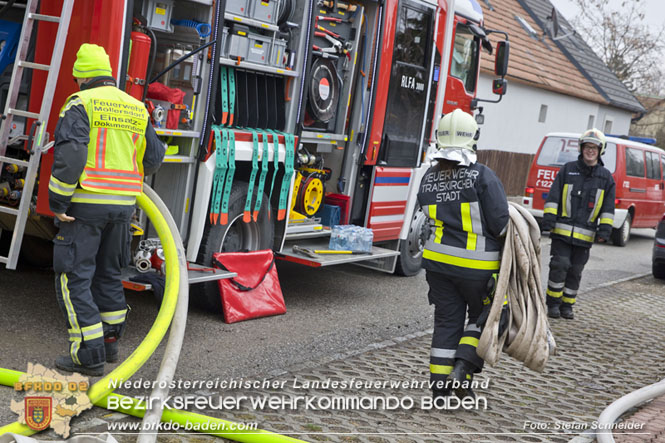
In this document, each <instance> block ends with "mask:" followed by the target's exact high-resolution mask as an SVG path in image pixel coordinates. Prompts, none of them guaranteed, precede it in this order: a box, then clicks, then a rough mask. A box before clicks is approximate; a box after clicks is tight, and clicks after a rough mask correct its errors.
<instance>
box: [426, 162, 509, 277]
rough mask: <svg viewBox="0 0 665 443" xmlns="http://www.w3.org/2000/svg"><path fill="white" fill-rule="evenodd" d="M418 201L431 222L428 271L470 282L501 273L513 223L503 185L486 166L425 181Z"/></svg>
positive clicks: (434, 171)
mask: <svg viewBox="0 0 665 443" xmlns="http://www.w3.org/2000/svg"><path fill="white" fill-rule="evenodd" d="M418 202H419V203H420V206H421V208H422V209H423V212H424V213H425V215H426V216H427V217H428V218H429V223H430V228H431V229H430V236H429V239H428V240H427V243H426V244H425V250H424V251H423V267H424V268H426V269H428V270H431V271H435V272H442V273H444V274H449V275H451V274H452V275H457V276H462V277H465V278H476V277H484V276H486V275H487V274H488V273H492V272H495V271H496V270H498V269H499V265H500V262H499V254H500V250H501V244H500V242H499V240H498V237H499V235H500V234H501V233H502V231H503V230H504V229H505V227H506V225H507V223H508V203H507V201H506V195H505V193H504V190H503V185H502V184H501V181H499V179H498V178H497V177H496V175H495V174H494V172H493V171H492V170H491V169H489V168H488V167H486V166H485V165H482V164H479V163H475V164H473V165H471V166H469V167H454V168H452V169H440V168H439V166H438V165H435V166H433V167H431V168H430V169H429V170H428V171H427V172H426V173H425V175H424V176H423V180H422V182H421V184H420V188H419V192H418Z"/></svg>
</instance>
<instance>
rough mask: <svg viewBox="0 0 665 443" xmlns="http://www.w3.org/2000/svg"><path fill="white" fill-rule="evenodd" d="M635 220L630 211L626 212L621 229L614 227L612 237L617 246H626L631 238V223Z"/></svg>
mask: <svg viewBox="0 0 665 443" xmlns="http://www.w3.org/2000/svg"><path fill="white" fill-rule="evenodd" d="M632 222H633V217H632V216H631V215H630V212H629V213H628V214H626V219H625V220H624V221H623V224H622V225H621V227H620V228H619V229H612V234H610V238H611V240H612V243H613V244H614V245H616V246H626V243H628V240H629V239H630V225H631V223H632Z"/></svg>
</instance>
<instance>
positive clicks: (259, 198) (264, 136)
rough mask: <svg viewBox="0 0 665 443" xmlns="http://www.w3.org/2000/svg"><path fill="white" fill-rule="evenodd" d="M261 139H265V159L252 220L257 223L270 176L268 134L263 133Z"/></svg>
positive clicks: (262, 163) (262, 162)
mask: <svg viewBox="0 0 665 443" xmlns="http://www.w3.org/2000/svg"><path fill="white" fill-rule="evenodd" d="M261 138H262V139H263V157H262V158H261V174H260V175H259V189H257V191H256V202H255V203H254V212H253V213H252V220H254V221H257V220H258V218H259V211H260V210H261V202H262V200H263V189H264V188H265V184H266V176H267V175H268V133H267V132H266V131H261Z"/></svg>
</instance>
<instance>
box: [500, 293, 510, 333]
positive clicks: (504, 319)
mask: <svg viewBox="0 0 665 443" xmlns="http://www.w3.org/2000/svg"><path fill="white" fill-rule="evenodd" d="M509 321H510V308H509V307H508V300H506V302H505V303H504V305H503V308H501V318H500V319H499V337H501V336H502V335H503V333H504V332H505V331H506V329H507V328H508V322H509Z"/></svg>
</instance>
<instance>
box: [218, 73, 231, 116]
mask: <svg viewBox="0 0 665 443" xmlns="http://www.w3.org/2000/svg"><path fill="white" fill-rule="evenodd" d="M219 69H220V71H221V74H222V78H221V83H222V125H226V121H227V119H228V117H229V98H228V90H229V88H228V85H227V82H228V75H227V72H226V66H220V68H219Z"/></svg>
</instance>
